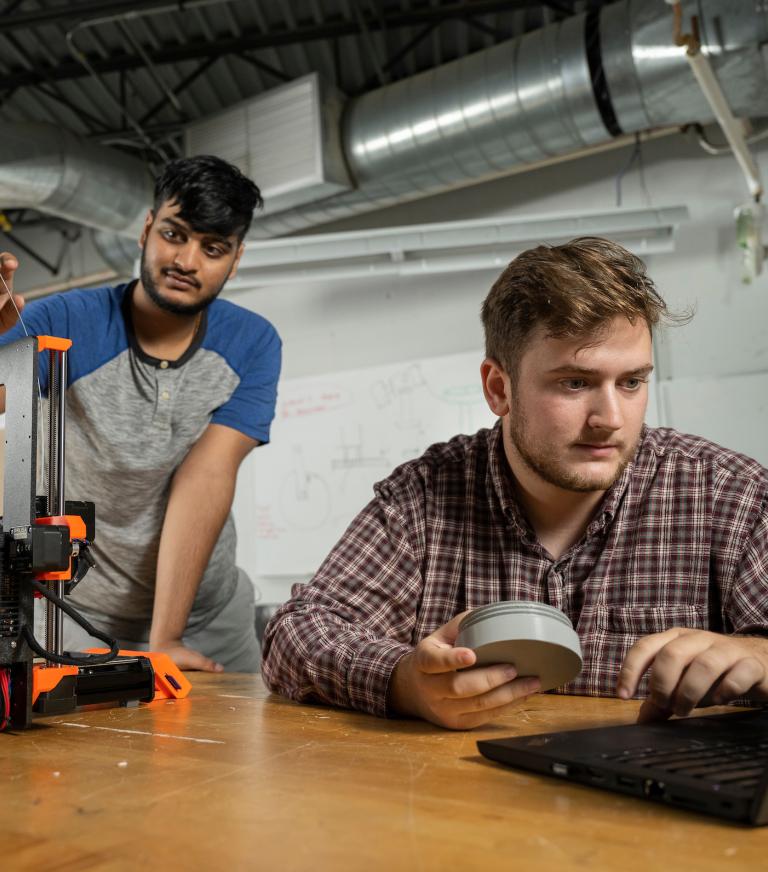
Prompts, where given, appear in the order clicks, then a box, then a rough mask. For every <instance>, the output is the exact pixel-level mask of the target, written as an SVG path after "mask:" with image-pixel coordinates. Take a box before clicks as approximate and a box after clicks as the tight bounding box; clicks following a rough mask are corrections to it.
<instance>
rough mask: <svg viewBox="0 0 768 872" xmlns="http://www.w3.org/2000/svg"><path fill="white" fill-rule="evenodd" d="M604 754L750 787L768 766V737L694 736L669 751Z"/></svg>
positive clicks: (608, 757)
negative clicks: (718, 738) (750, 739)
mask: <svg viewBox="0 0 768 872" xmlns="http://www.w3.org/2000/svg"><path fill="white" fill-rule="evenodd" d="M602 757H603V759H604V760H610V761H613V762H616V763H623V764H626V765H628V766H640V767H648V768H649V769H653V770H654V771H656V772H659V771H663V772H667V773H669V774H674V775H682V776H685V777H687V778H697V779H701V780H702V781H705V782H715V783H717V784H727V785H728V786H729V787H736V788H739V789H745V790H746V789H750V788H754V787H756V786H757V784H758V783H759V781H760V779H761V777H762V776H763V773H764V772H765V769H766V767H768V741H765V742H763V741H756V742H751V743H748V744H743V743H738V742H706V743H705V742H702V741H698V740H691V741H689V742H688V743H687V744H685V745H681V746H680V747H678V748H675V749H673V750H669V751H657V750H656V749H654V748H632V749H629V750H626V751H623V752H622V753H621V754H603V755H602Z"/></svg>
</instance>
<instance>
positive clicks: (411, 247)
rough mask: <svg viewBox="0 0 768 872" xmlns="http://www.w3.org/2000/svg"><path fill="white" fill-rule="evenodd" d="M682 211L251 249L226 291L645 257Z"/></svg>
mask: <svg viewBox="0 0 768 872" xmlns="http://www.w3.org/2000/svg"><path fill="white" fill-rule="evenodd" d="M688 217H689V216H688V209H687V208H686V207H685V206H669V207H664V208H658V209H613V210H610V211H595V212H558V213H549V214H544V215H535V214H532V215H526V216H524V217H498V218H484V219H480V220H474V221H448V222H443V223H440V224H414V225H406V226H401V227H386V228H381V229H375V230H356V231H351V232H346V233H321V234H313V235H310V236H292V237H287V238H281V239H266V240H265V239H261V240H254V241H251V242H249V244H248V246H247V248H246V250H245V253H244V254H243V257H242V260H241V261H240V267H239V270H238V274H237V277H236V278H235V279H233V280H232V281H231V282H229V283H228V285H227V288H228V290H244V289H248V288H254V287H259V286H264V285H277V284H290V283H306V282H313V281H328V280H343V279H359V278H365V277H368V276H413V275H430V274H436V273H445V272H459V271H474V270H484V269H497V270H500V269H502V268H503V267H504V266H506V264H507V263H509V261H510V260H511V259H512V258H513V257H514V256H515V255H516V254H519V253H520V252H521V251H523V250H524V249H526V248H530V247H531V246H533V245H538V244H540V243H544V242H548V243H558V242H565V241H567V240H569V239H573V238H574V237H575V236H607V237H609V238H610V239H613V240H615V241H616V242H619V243H621V244H622V245H624V246H625V247H626V248H628V249H629V250H630V251H633V252H634V253H635V254H638V255H640V256H641V257H642V256H646V255H650V254H661V253H667V252H670V251H673V250H674V233H675V230H676V228H677V226H678V225H679V224H680V222H682V221H686V220H688Z"/></svg>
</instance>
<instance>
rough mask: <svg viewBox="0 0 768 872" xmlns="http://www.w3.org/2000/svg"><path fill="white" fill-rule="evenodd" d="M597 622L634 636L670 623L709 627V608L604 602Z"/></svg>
mask: <svg viewBox="0 0 768 872" xmlns="http://www.w3.org/2000/svg"><path fill="white" fill-rule="evenodd" d="M597 622H598V625H599V626H600V629H601V630H603V631H604V632H606V633H618V634H621V635H622V636H634V637H637V638H640V637H641V636H650V635H651V634H652V633H663V632H664V631H665V630H671V629H672V627H688V628H690V629H694V630H708V629H710V627H709V614H708V611H707V609H706V608H705V607H702V606H682V605H674V606H607V607H605V608H603V609H600V610H599V611H598V615H597Z"/></svg>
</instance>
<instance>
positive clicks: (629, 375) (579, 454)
mask: <svg viewBox="0 0 768 872" xmlns="http://www.w3.org/2000/svg"><path fill="white" fill-rule="evenodd" d="M664 320H675V319H674V318H673V317H672V316H670V315H669V313H668V312H667V308H666V306H665V304H664V302H663V300H662V299H661V298H660V296H659V295H658V293H657V292H656V290H655V288H654V285H653V283H652V281H651V280H650V279H649V278H648V276H647V275H646V273H645V268H644V266H643V264H642V262H641V261H640V260H639V259H638V258H636V257H634V256H633V255H632V254H630V253H629V252H628V251H626V250H624V249H623V248H621V247H620V246H619V245H616V244H615V243H612V242H609V241H608V240H605V239H597V238H583V239H576V240H573V241H572V242H570V243H568V244H566V245H560V246H553V247H547V246H541V247H538V248H535V249H532V250H530V251H526V252H524V253H523V254H521V255H520V256H519V257H517V258H516V259H515V260H514V261H512V263H511V264H510V265H509V266H508V267H507V269H506V270H505V271H504V272H503V273H502V275H501V276H500V278H499V279H498V281H497V282H496V283H495V284H494V286H493V288H492V289H491V292H490V294H489V295H488V297H487V299H486V300H485V303H484V305H483V323H484V327H485V335H486V355H487V356H486V359H485V361H484V362H483V364H482V366H481V378H482V383H483V389H484V392H485V397H486V400H487V402H488V405H489V406H490V408H491V409H492V411H493V412H494V414H496V415H497V416H498V417H499V419H500V420H499V422H498V423H497V425H496V426H495V427H494V428H493V429H492V430H481V431H480V432H479V433H477V434H475V435H474V436H457V437H456V438H454V439H452V440H451V441H450V442H448V443H444V444H438V445H433V446H432V447H431V448H429V449H428V450H427V451H426V452H425V453H424V454H423V455H422V456H421V457H420V458H418V459H417V460H414V461H411V462H409V463H406V464H404V465H402V466H400V467H399V468H398V469H396V470H395V471H394V472H393V473H392V475H391V476H390V477H389V478H387V479H385V480H384V481H382V482H379V483H378V484H377V485H376V486H375V488H374V492H375V496H374V499H373V500H372V502H371V503H369V505H368V506H367V507H366V508H365V509H364V510H363V511H362V512H361V514H360V515H358V517H357V518H356V519H355V520H354V521H353V522H352V524H351V526H350V527H349V529H348V530H347V532H346V533H345V534H344V536H343V537H342V539H341V541H340V542H339V543H338V544H337V545H336V547H335V548H334V549H333V551H332V552H331V554H330V555H329V556H328V558H327V559H326V561H325V562H324V563H323V565H322V566H321V567H320V569H319V571H318V573H317V575H316V576H315V578H314V579H313V581H312V582H311V583H310V584H309V585H306V586H297V587H296V588H294V591H293V596H292V599H291V600H290V601H289V602H288V603H286V604H285V605H284V606H283V607H282V609H281V610H280V611H279V612H278V613H277V614H276V615H275V616H274V618H273V620H272V621H271V623H270V626H269V627H268V629H267V634H266V640H265V648H264V662H263V666H262V670H263V674H264V677H265V679H266V681H267V683H268V684H269V686H270V688H271V689H272V690H275V691H277V692H279V693H282V694H285V695H286V696H289V697H292V698H294V699H297V700H306V701H322V702H327V703H331V704H334V705H340V706H348V707H352V708H357V709H361V710H363V711H368V712H371V713H374V714H377V715H385V714H389V715H408V716H414V717H420V718H424V719H426V720H428V721H432V722H433V723H435V724H438V725H441V726H444V727H449V728H455V729H461V728H469V727H474V726H479V725H481V724H484V723H486V722H488V721H490V720H492V719H493V718H495V717H497V716H499V715H501V714H504V713H505V712H507V711H508V710H509V709H510V707H512V706H514V705H516V704H518V703H519V702H520V701H521V700H523V699H525V697H526V696H528V695H529V694H532V693H535V692H536V691H537V690H538V687H539V683H538V681H537V680H536V679H535V678H530V677H517V675H516V672H515V669H514V668H513V667H512V666H511V665H509V664H500V665H496V666H488V667H483V668H477V669H474V670H468V671H462V670H463V668H464V667H467V666H471V665H472V664H473V663H474V661H475V656H474V654H473V652H472V651H471V650H469V649H466V648H458V647H454V644H453V643H454V641H455V639H456V636H457V631H458V624H459V621H460V619H461V617H462V613H463V612H465V610H467V609H472V608H476V607H478V606H482V605H485V604H487V603H492V602H496V601H499V600H510V599H512V600H514V599H518V600H538V601H542V602H545V603H549V604H550V605H553V606H556V607H558V608H560V609H562V610H563V611H564V612H565V613H566V614H567V615H568V616H569V618H570V619H571V620H572V621H573V624H574V627H575V628H576V630H577V632H578V634H579V636H580V639H581V644H582V650H583V654H584V668H583V670H582V672H581V674H580V675H579V676H578V677H577V678H576V679H575V680H574V681H573V682H571V683H570V684H568V685H567V686H565V687H564V688H561V691H563V692H565V693H578V694H593V695H613V694H618V696H620V697H621V698H624V699H628V698H630V697H644V698H646V702H645V703H644V705H643V707H642V709H641V717H643V718H654V717H657V718H664V717H668V716H669V715H670V714H672V713H675V714H686V713H688V712H690V711H691V709H692V708H693V707H694V706H696V705H701V704H703V705H706V704H714V703H725V702H728V701H730V700H734V699H737V698H740V697H750V698H752V699H755V700H758V699H759V700H766V699H768V639H766V638H765V637H766V635H767V634H768V473H766V470H765V469H764V468H763V467H762V466H760V464H758V463H757V462H755V461H753V460H750V459H749V458H747V457H743V456H741V455H739V454H735V453H733V452H731V451H728V450H726V449H724V448H721V447H720V446H717V445H714V444H712V443H710V442H707V441H706V440H704V439H701V438H698V437H695V436H687V435H683V434H681V433H677V432H675V431H673V430H669V429H650V428H647V427H645V426H644V424H643V419H644V416H645V411H646V406H647V401H648V377H649V374H650V373H651V370H652V369H653V365H652V353H651V338H652V331H653V329H654V328H655V327H656V326H657V325H658V324H659V323H660V322H662V321H664Z"/></svg>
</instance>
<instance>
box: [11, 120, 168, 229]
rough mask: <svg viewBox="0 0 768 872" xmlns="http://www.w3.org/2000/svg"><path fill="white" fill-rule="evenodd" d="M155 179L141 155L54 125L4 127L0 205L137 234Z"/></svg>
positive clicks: (13, 125)
mask: <svg viewBox="0 0 768 872" xmlns="http://www.w3.org/2000/svg"><path fill="white" fill-rule="evenodd" d="M151 203H152V179H151V177H150V174H149V172H148V170H147V168H146V166H145V165H144V163H143V162H142V161H140V160H138V159H137V158H134V157H131V156H129V155H126V154H123V153H122V152H120V151H116V150H115V149H111V148H106V147H105V146H101V145H96V144H94V143H92V142H89V141H87V140H83V139H80V137H78V136H75V134H73V133H70V132H69V131H67V130H64V129H62V128H60V127H54V126H53V125H51V124H40V123H33V122H19V123H16V124H5V125H3V132H2V136H0V209H37V210H39V211H40V212H44V213H46V214H48V215H57V216H58V217H59V218H65V219H67V220H68V221H72V222H74V223H76V224H84V225H85V226H87V227H96V228H100V229H102V230H108V231H111V232H113V233H117V234H121V235H127V236H133V237H134V238H138V236H139V233H140V232H141V227H142V224H143V222H144V217H145V215H146V214H147V208H148V206H150V205H151Z"/></svg>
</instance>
